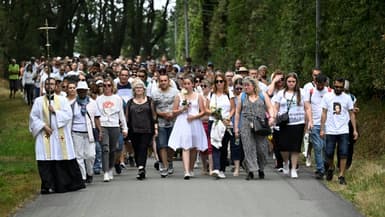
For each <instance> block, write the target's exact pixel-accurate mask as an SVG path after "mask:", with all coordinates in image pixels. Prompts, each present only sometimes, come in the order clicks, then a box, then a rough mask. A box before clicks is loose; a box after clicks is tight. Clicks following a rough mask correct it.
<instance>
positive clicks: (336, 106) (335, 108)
mask: <svg viewBox="0 0 385 217" xmlns="http://www.w3.org/2000/svg"><path fill="white" fill-rule="evenodd" d="M341 109H342V107H341V104H340V103H339V102H335V103H333V114H334V115H340V114H341Z"/></svg>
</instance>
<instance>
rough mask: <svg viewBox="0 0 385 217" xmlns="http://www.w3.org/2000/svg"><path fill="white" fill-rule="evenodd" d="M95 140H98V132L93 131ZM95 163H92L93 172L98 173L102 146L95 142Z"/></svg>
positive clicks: (100, 165) (100, 164)
mask: <svg viewBox="0 0 385 217" xmlns="http://www.w3.org/2000/svg"><path fill="white" fill-rule="evenodd" d="M95 134H96V135H95V138H99V131H98V130H96V131H95ZM95 153H96V155H95V162H94V172H95V171H96V172H100V171H101V170H102V146H101V145H100V143H99V141H95Z"/></svg>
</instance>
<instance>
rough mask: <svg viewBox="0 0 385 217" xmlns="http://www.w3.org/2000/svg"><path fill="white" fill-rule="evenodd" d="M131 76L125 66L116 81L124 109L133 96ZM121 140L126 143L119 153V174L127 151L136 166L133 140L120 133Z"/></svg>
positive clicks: (132, 165) (131, 164) (129, 161)
mask: <svg viewBox="0 0 385 217" xmlns="http://www.w3.org/2000/svg"><path fill="white" fill-rule="evenodd" d="M129 77H130V71H129V70H128V69H127V68H123V69H122V70H121V71H120V72H119V77H118V82H117V83H116V88H117V92H116V94H117V95H118V96H120V97H121V98H122V99H123V102H124V103H123V105H124V110H126V109H125V108H126V105H127V102H128V101H129V100H130V99H131V98H132V87H131V83H130V82H129V81H128V78H129ZM119 142H120V143H121V144H124V146H123V147H122V149H123V150H122V151H118V153H117V156H118V159H117V161H116V162H115V170H116V173H118V174H120V173H121V172H122V171H121V170H122V169H123V168H125V167H126V166H125V163H124V161H125V158H126V155H127V153H128V157H127V161H128V163H129V164H130V167H134V166H135V162H134V157H133V155H134V149H133V148H132V144H131V142H130V141H128V139H127V140H123V135H122V134H121V135H120V139H119Z"/></svg>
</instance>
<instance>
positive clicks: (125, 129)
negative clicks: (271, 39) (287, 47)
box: [9, 56, 359, 194]
mask: <svg viewBox="0 0 385 217" xmlns="http://www.w3.org/2000/svg"><path fill="white" fill-rule="evenodd" d="M16 65H17V64H16V61H14V60H13V61H12V62H11V64H10V66H9V73H10V77H9V78H10V98H14V95H15V92H16V91H17V87H18V86H20V85H22V87H23V88H24V96H25V100H26V102H27V103H28V104H29V105H31V106H32V108H31V114H30V130H31V132H32V134H33V136H34V137H35V138H36V145H35V146H36V159H37V162H38V169H39V174H40V177H41V180H42V185H41V193H43V194H45V193H52V192H66V191H72V190H77V189H80V188H84V187H86V184H87V183H92V182H93V176H94V175H97V174H102V175H103V181H104V182H110V181H112V180H113V179H114V175H118V174H120V173H121V172H122V169H124V168H125V167H128V166H130V167H136V168H137V173H136V178H137V179H138V180H143V179H146V168H147V165H146V164H147V158H148V157H149V155H150V154H153V156H154V157H155V159H156V164H155V167H156V168H157V169H158V170H159V174H160V177H162V178H166V177H168V176H170V175H173V173H174V167H173V160H174V157H175V156H176V152H180V154H181V156H182V160H183V170H184V176H183V179H186V180H188V179H190V178H192V177H195V176H197V174H196V169H197V168H196V162H197V161H199V162H200V163H201V169H200V173H201V175H210V176H214V177H216V179H225V178H226V176H228V175H230V174H229V173H228V172H226V168H228V167H229V165H234V166H233V168H232V174H231V175H233V176H240V175H245V176H246V180H251V179H255V178H256V177H254V176H255V175H256V174H258V178H259V179H264V178H265V173H264V168H265V167H266V163H267V158H268V155H269V153H273V156H274V159H275V168H276V169H277V171H279V172H282V174H283V175H284V176H288V177H291V178H293V179H297V178H299V170H298V168H299V167H298V164H299V162H300V154H301V151H302V150H303V149H304V152H303V154H304V156H305V157H306V165H307V166H310V165H311V162H312V158H311V156H314V162H315V163H316V168H315V169H316V171H315V178H317V179H323V178H324V177H326V179H327V180H329V181H330V180H332V179H333V175H334V173H335V167H338V176H337V177H338V181H339V183H340V184H346V180H345V172H346V169H348V168H349V167H350V165H351V161H352V152H353V144H354V141H355V140H357V138H358V132H357V127H356V120H355V114H356V113H357V112H358V111H359V109H358V108H357V107H356V106H355V104H356V98H355V97H354V96H353V95H352V94H350V93H349V92H348V89H349V82H348V81H346V80H344V79H342V78H336V79H334V80H333V81H332V83H331V82H329V79H328V78H327V76H326V75H324V74H323V73H321V70H319V69H317V68H314V69H313V70H312V71H311V73H312V78H313V80H312V81H309V82H308V83H306V84H305V85H304V87H303V88H302V87H301V85H300V82H299V78H298V75H297V74H296V73H294V72H290V73H284V72H283V71H280V70H275V71H273V72H271V73H269V72H268V68H267V67H266V66H264V65H261V66H260V67H258V68H256V69H247V68H246V67H245V66H244V65H243V64H242V61H241V60H239V59H238V60H236V61H235V64H234V68H233V69H232V70H227V71H221V70H219V69H216V68H215V67H214V64H213V63H211V62H209V63H208V64H207V66H206V67H197V66H192V64H191V59H186V62H185V65H184V66H179V65H178V64H175V63H174V62H173V61H170V60H168V59H167V58H166V57H165V56H163V57H162V58H160V59H159V60H155V59H153V58H151V57H149V58H147V59H145V60H142V58H141V56H137V57H136V58H133V59H130V58H124V57H119V58H117V59H113V58H112V57H111V56H107V57H106V58H103V57H102V56H97V57H90V58H86V57H79V58H69V57H65V58H60V57H56V58H53V59H52V60H50V61H48V60H46V59H45V58H39V59H35V58H31V59H30V60H29V61H25V62H23V63H21V64H20V66H19V65H17V67H16ZM16 69H17V70H18V73H16V71H17V70H16ZM13 71H15V72H13ZM16 75H17V76H16ZM329 83H331V84H330V85H329ZM261 126H262V127H264V128H267V129H268V132H269V133H267V134H266V133H264V134H261V133H260V132H261V131H260V129H259V128H261ZM304 138H305V140H306V141H305V144H306V145H305V147H304V148H303V147H302V144H303V143H304V142H303V141H304ZM307 138H309V144H307ZM336 145H338V146H336ZM336 147H337V148H336ZM312 149H313V150H314V151H312ZM336 149H337V156H338V163H337V164H336V163H334V156H335V150H336ZM149 150H151V153H150V152H149ZM229 152H230V154H229ZM312 153H314V154H313V155H312ZM335 165H336V166H335ZM242 169H243V171H245V173H244V174H243V173H241V171H242Z"/></svg>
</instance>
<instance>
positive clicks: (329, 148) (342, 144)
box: [325, 133, 349, 159]
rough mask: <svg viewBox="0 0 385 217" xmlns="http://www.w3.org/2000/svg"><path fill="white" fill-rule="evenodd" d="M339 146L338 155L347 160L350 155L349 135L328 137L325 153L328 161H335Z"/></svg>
mask: <svg viewBox="0 0 385 217" xmlns="http://www.w3.org/2000/svg"><path fill="white" fill-rule="evenodd" d="M337 144H338V155H339V156H340V158H347V156H348V155H349V134H348V133H346V134H340V135H326V148H325V153H326V157H327V158H328V159H333V157H334V149H335V148H336V145H337Z"/></svg>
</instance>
